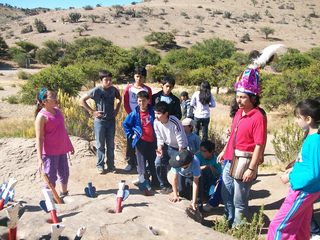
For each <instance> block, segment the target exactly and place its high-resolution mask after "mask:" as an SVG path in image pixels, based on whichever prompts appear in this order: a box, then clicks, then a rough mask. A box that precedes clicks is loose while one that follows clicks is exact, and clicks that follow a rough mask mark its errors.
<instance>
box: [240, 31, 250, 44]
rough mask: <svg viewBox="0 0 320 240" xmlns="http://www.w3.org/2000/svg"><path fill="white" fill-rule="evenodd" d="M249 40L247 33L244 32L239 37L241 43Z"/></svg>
mask: <svg viewBox="0 0 320 240" xmlns="http://www.w3.org/2000/svg"><path fill="white" fill-rule="evenodd" d="M249 41H251V39H250V35H249V33H246V34H244V35H243V36H242V37H241V38H240V42H242V43H246V42H249Z"/></svg>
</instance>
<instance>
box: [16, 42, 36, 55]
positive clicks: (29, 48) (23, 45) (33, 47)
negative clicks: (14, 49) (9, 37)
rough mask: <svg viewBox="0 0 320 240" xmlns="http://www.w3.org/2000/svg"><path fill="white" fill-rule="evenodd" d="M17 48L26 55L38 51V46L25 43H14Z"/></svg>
mask: <svg viewBox="0 0 320 240" xmlns="http://www.w3.org/2000/svg"><path fill="white" fill-rule="evenodd" d="M15 44H16V45H17V46H19V47H21V48H22V49H23V50H24V51H25V52H26V53H29V52H31V51H36V50H37V49H38V46H37V45H35V44H33V43H31V42H26V41H20V42H16V43H15Z"/></svg>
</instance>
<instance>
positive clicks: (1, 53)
mask: <svg viewBox="0 0 320 240" xmlns="http://www.w3.org/2000/svg"><path fill="white" fill-rule="evenodd" d="M8 50H9V47H8V45H7V43H6V42H5V40H4V39H3V37H1V36H0V58H4V57H6V56H7V55H8Z"/></svg>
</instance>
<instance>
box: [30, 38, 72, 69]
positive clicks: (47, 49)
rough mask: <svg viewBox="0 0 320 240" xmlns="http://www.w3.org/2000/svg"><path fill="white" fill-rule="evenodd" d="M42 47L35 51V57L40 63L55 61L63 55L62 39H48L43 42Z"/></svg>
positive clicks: (64, 46) (64, 45) (63, 45)
mask: <svg viewBox="0 0 320 240" xmlns="http://www.w3.org/2000/svg"><path fill="white" fill-rule="evenodd" d="M43 45H44V47H43V48H40V49H39V50H37V52H36V59H37V61H39V62H40V63H42V64H53V63H57V62H58V61H59V60H60V58H62V56H63V55H64V52H65V48H66V46H67V45H66V43H64V42H63V41H53V40H48V41H46V42H44V43H43Z"/></svg>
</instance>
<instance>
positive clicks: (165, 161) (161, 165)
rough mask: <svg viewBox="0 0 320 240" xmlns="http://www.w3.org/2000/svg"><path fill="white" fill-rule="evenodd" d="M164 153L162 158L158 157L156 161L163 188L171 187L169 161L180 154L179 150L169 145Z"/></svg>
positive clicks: (165, 147)
mask: <svg viewBox="0 0 320 240" xmlns="http://www.w3.org/2000/svg"><path fill="white" fill-rule="evenodd" d="M162 152H163V154H162V156H161V157H158V156H157V157H156V160H155V166H156V174H157V178H158V181H159V183H160V187H161V188H163V187H169V186H170V184H169V182H168V179H167V174H168V170H169V169H170V166H169V160H170V158H171V157H175V156H177V155H178V154H179V151H178V150H177V149H175V148H172V147H170V146H168V145H164V146H163V149H162Z"/></svg>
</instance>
